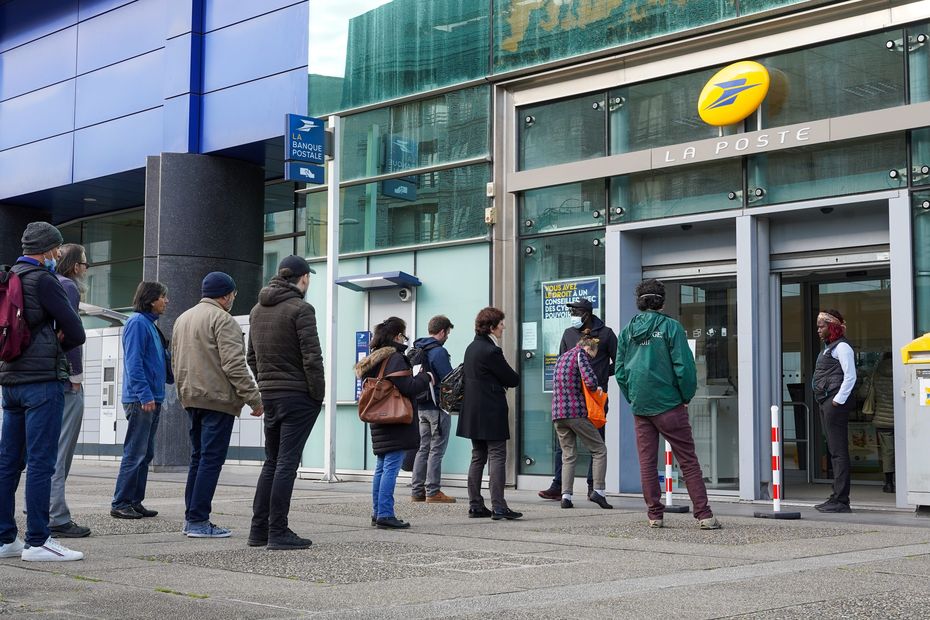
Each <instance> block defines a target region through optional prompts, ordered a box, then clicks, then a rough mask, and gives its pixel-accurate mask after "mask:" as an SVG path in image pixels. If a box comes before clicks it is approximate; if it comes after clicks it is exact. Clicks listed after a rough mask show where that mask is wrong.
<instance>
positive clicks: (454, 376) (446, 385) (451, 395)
mask: <svg viewBox="0 0 930 620" xmlns="http://www.w3.org/2000/svg"><path fill="white" fill-rule="evenodd" d="M463 400H465V365H464V364H459V365H458V366H456V367H455V369H454V370H453V371H452V372H450V373H449V374H448V375H446V378H445V379H443V380H442V383H440V384H439V408H440V409H442V410H443V411H448V412H449V413H452V412H455V413H458V412H460V411H461V410H462V401H463Z"/></svg>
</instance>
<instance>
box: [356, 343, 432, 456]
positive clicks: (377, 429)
mask: <svg viewBox="0 0 930 620" xmlns="http://www.w3.org/2000/svg"><path fill="white" fill-rule="evenodd" d="M406 349H407V347H405V346H404V345H402V344H394V345H393V346H385V347H380V348H378V349H375V350H374V351H372V352H371V354H370V355H368V356H367V357H364V358H362V360H361V361H359V363H358V364H356V365H355V376H356V377H358V378H359V379H363V378H365V377H377V376H378V372H379V371H380V370H381V363H382V362H384V360H387V366H385V368H384V374H385V376H386V375H389V374H391V373H393V372H401V371H404V370H411V368H410V363H409V362H408V361H407V357H406V356H405V355H404V351H405V350H406ZM429 377H430V376H429V374H427V373H425V372H422V373H420V374H419V375H417V376H416V377H413V376H406V377H390V378H389V379H388V381H390V382H391V383H393V384H394V385H395V386H396V387H397V389H398V390H400V393H401V394H402V395H403V396H404V397H405V398H407V399H409V400H410V402H411V403H412V404H413V419H412V420H410V424H369V425H368V427H369V429H370V430H371V451H372V452H373V453H374V454H375V456H382V455H385V454H387V453H389V452H397V451H398V450H400V451H405V450H413V449H414V448H418V447H419V446H420V417H419V416H418V415H417V400H416V396H417V394H419V393H421V392H422V391H423V390H425V389H426V388H427V387H429V384H430V378H429Z"/></svg>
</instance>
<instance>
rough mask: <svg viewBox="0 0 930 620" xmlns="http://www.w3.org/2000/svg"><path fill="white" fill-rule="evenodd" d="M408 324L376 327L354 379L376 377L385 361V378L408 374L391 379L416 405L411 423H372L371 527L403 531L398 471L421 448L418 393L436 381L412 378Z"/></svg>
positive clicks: (387, 322)
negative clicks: (396, 494) (398, 509)
mask: <svg viewBox="0 0 930 620" xmlns="http://www.w3.org/2000/svg"><path fill="white" fill-rule="evenodd" d="M406 330H407V325H406V324H405V323H404V321H403V319H399V318H397V317H396V316H392V317H388V318H387V319H385V320H384V322H382V323H379V324H378V325H375V330H374V335H373V337H372V339H371V349H372V350H371V353H370V354H369V355H368V356H367V357H365V358H363V359H362V360H361V361H360V362H359V363H358V364H356V365H355V376H356V377H358V378H360V379H362V378H365V377H377V376H378V373H379V372H380V370H381V364H382V363H385V362H386V366H385V368H384V376H385V377H387V375H389V374H391V373H395V372H401V373H402V372H404V371H407V374H406V375H404V376H400V377H389V378H388V381H390V382H391V383H393V384H394V385H395V386H396V387H397V389H398V390H399V391H400V393H401V394H402V395H403V396H404V397H405V398H407V399H408V400H410V403H411V404H412V406H413V419H412V420H411V421H410V424H370V425H369V429H370V430H371V448H372V452H374V454H375V456H376V457H378V463H377V466H376V467H375V477H374V479H373V480H372V484H371V502H372V516H371V519H372V524H373V525H377V526H378V527H379V528H380V529H400V528H406V527H410V524H409V523H407V522H406V521H402V520H400V519H398V518H397V517H396V516H395V515H394V485H395V484H396V482H397V472H398V471H400V466H401V463H402V462H403V460H404V454H405V453H406V452H407V451H408V450H412V449H415V448H418V447H419V446H420V417H419V416H418V415H417V399H416V396H417V394H420V393H422V392H424V391H426V390H427V389H428V388H429V386H430V385H431V384H432V383H435V378H434V377H433V375H432V374H431V373H429V372H421V373H420V374H419V375H417V376H416V377H414V376H412V374H411V368H410V363H409V362H408V361H407V357H406V356H405V355H404V351H406V350H407V344H406V342H407V334H406V333H405V332H406Z"/></svg>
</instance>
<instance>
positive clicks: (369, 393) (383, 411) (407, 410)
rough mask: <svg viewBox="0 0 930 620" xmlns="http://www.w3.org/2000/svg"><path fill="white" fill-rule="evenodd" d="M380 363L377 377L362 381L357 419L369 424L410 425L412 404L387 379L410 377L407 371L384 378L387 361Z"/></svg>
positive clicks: (393, 373) (409, 372) (410, 373)
mask: <svg viewBox="0 0 930 620" xmlns="http://www.w3.org/2000/svg"><path fill="white" fill-rule="evenodd" d="M389 359H390V358H388V359H386V360H384V362H382V363H381V369H380V370H379V371H378V376H377V377H367V378H366V379H365V380H364V381H362V393H361V395H360V396H359V398H358V419H359V420H361V421H362V422H368V423H369V424H371V423H374V424H410V422H411V421H413V404H412V403H411V402H410V399H409V398H407V397H405V396H404V395H403V394H401V393H400V390H398V389H397V386H396V385H394V384H393V383H392V382H391V381H390V380H389V379H388V377H410V376H412V375H413V373H412V372H411V371H409V370H401V371H398V372H392V373H391V374H389V375H387V376H384V369H385V367H386V366H387V363H388V360H389Z"/></svg>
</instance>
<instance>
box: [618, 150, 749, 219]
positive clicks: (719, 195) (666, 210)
mask: <svg viewBox="0 0 930 620" xmlns="http://www.w3.org/2000/svg"><path fill="white" fill-rule="evenodd" d="M741 186H742V168H741V166H740V162H739V160H736V159H733V160H729V161H724V162H721V163H711V164H695V165H692V166H681V167H677V168H668V169H664V170H653V171H649V172H641V173H637V174H630V175H625V176H619V177H612V178H611V179H610V222H611V223H616V222H635V221H639V220H646V219H652V218H659V217H673V216H676V215H686V214H689V213H704V212H709V211H722V210H724V209H735V208H737V207H740V206H742V205H741V203H740V201H739V200H733V199H731V198H730V197H729V194H730V192H735V191H736V190H738V189H739V188H740V187H741ZM618 209H621V210H622V213H618V212H617V210H618Z"/></svg>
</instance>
